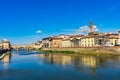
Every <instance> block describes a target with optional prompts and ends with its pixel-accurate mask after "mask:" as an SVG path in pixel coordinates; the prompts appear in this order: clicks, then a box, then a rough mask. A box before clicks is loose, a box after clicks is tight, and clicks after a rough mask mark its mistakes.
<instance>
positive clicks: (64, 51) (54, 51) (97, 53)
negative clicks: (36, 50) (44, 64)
mask: <svg viewBox="0 0 120 80" xmlns="http://www.w3.org/2000/svg"><path fill="white" fill-rule="evenodd" d="M40 51H42V52H46V53H60V54H61V53H63V54H80V55H97V56H99V55H114V56H116V55H120V54H119V53H117V52H114V51H98V50H81V51H69V50H40Z"/></svg>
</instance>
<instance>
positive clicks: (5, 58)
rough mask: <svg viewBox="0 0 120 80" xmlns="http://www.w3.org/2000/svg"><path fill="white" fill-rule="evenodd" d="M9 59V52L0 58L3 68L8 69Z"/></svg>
mask: <svg viewBox="0 0 120 80" xmlns="http://www.w3.org/2000/svg"><path fill="white" fill-rule="evenodd" d="M10 59H11V53H10V52H9V53H8V54H6V55H5V56H4V57H3V58H2V59H1V63H2V65H3V67H4V69H8V66H9V63H10Z"/></svg>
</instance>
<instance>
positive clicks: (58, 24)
mask: <svg viewBox="0 0 120 80" xmlns="http://www.w3.org/2000/svg"><path fill="white" fill-rule="evenodd" d="M119 3H120V1H119V0H0V39H3V38H7V39H8V40H10V41H11V42H12V43H13V44H23V43H25V44H26V43H31V42H34V41H36V40H39V39H41V38H43V37H46V36H50V35H58V34H61V33H66V34H73V33H75V31H76V30H77V29H79V28H80V27H81V26H84V25H89V22H90V20H92V21H93V22H94V24H95V25H96V26H97V28H98V29H99V31H100V32H117V30H119V29H120V5H119ZM39 30H41V33H40V34H37V33H36V32H37V31H39Z"/></svg>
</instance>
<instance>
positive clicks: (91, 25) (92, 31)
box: [88, 21, 94, 36]
mask: <svg viewBox="0 0 120 80" xmlns="http://www.w3.org/2000/svg"><path fill="white" fill-rule="evenodd" d="M88 35H89V36H93V35H94V26H93V22H92V21H90V31H89V33H88Z"/></svg>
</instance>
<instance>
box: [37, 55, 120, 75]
mask: <svg viewBox="0 0 120 80" xmlns="http://www.w3.org/2000/svg"><path fill="white" fill-rule="evenodd" d="M38 56H39V58H42V59H43V60H44V62H45V63H47V64H56V65H62V66H64V67H65V66H66V67H68V66H73V67H74V69H76V70H78V71H92V72H94V73H95V72H96V70H97V69H99V68H100V67H102V68H108V67H110V66H109V65H111V64H108V63H109V62H111V61H114V60H116V61H117V62H118V61H119V60H120V59H119V57H112V58H111V57H110V56H92V55H67V54H39V55H38Z"/></svg>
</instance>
